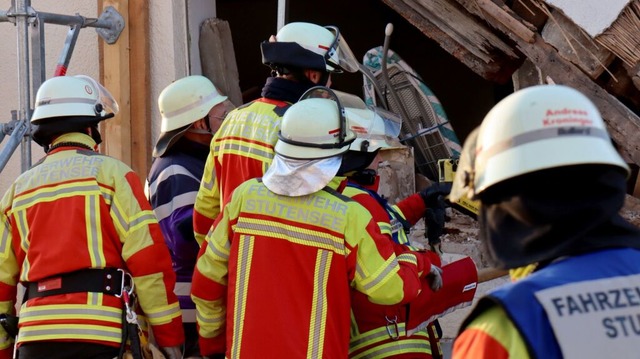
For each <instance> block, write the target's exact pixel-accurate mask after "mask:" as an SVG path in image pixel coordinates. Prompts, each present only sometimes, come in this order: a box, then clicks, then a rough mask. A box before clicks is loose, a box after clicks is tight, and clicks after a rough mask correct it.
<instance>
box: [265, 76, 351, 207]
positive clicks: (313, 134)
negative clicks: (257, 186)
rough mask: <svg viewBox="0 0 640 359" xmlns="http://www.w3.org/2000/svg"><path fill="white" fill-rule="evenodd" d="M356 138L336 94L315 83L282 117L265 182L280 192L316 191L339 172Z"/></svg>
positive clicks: (289, 193) (268, 186)
mask: <svg viewBox="0 0 640 359" xmlns="http://www.w3.org/2000/svg"><path fill="white" fill-rule="evenodd" d="M354 139H355V135H354V134H353V132H351V131H350V130H349V129H348V128H347V124H346V119H345V117H344V109H343V107H342V105H341V104H340V101H339V100H338V97H337V96H336V94H335V93H334V92H333V91H332V90H330V89H329V88H327V87H322V86H318V87H313V88H311V89H309V90H308V91H307V92H305V93H304V94H303V95H302V97H301V98H300V100H299V101H298V102H297V103H295V104H293V105H292V106H291V107H289V109H288V110H287V111H286V112H285V114H284V116H283V117H282V122H281V125H280V133H279V134H278V141H277V142H276V146H275V152H276V156H274V158H273V162H272V163H271V165H270V166H269V169H268V170H267V172H265V174H264V176H263V177H262V182H263V183H264V185H265V186H267V188H268V189H269V190H271V191H272V192H275V193H277V194H281V195H286V196H303V195H307V194H310V193H314V192H316V191H318V190H320V189H322V188H323V187H324V186H326V185H327V184H328V183H329V182H330V181H331V179H333V178H334V177H335V175H336V173H338V170H339V169H340V165H341V164H342V156H341V154H343V153H345V152H346V151H347V150H348V149H349V145H350V144H351V142H353V140H354Z"/></svg>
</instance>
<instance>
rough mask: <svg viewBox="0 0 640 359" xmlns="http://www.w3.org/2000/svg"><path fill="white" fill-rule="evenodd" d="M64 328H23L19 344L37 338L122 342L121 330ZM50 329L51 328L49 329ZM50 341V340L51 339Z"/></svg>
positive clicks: (19, 335) (19, 336) (50, 326)
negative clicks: (91, 339) (89, 338)
mask: <svg viewBox="0 0 640 359" xmlns="http://www.w3.org/2000/svg"><path fill="white" fill-rule="evenodd" d="M62 326H63V328H54V326H52V325H46V326H38V329H35V328H34V329H32V328H29V327H21V328H20V332H19V333H18V342H23V341H29V340H30V339H31V338H35V337H43V336H46V337H52V336H53V337H55V338H56V339H60V338H65V339H66V338H74V339H75V338H87V337H92V338H95V337H99V338H100V339H103V340H106V341H111V342H113V341H115V342H120V340H121V337H122V334H121V333H120V332H121V330H120V328H117V331H115V332H114V331H108V330H106V327H105V330H100V329H88V328H69V327H65V326H64V325H62ZM48 327H49V328H48ZM49 339H50V338H49Z"/></svg>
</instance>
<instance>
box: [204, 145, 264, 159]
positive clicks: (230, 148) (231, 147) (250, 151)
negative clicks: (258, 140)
mask: <svg viewBox="0 0 640 359" xmlns="http://www.w3.org/2000/svg"><path fill="white" fill-rule="evenodd" d="M262 147H264V146H262ZM216 148H218V149H219V148H220V146H219V145H218V146H216ZM222 151H225V152H229V151H238V152H241V153H247V154H252V155H256V156H259V157H263V158H269V159H271V158H273V152H268V151H262V150H259V149H256V148H254V147H249V146H242V145H238V144H235V143H225V144H224V146H223V147H222Z"/></svg>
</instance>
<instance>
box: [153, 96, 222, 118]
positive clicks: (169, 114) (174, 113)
mask: <svg viewBox="0 0 640 359" xmlns="http://www.w3.org/2000/svg"><path fill="white" fill-rule="evenodd" d="M217 95H218V94H217V93H215V92H212V93H210V94H209V95H207V96H205V97H203V98H201V99H199V100H198V101H196V102H193V103H190V104H188V105H186V106H184V107H181V108H179V109H177V110H175V111H171V112H167V113H165V114H164V117H173V116H178V115H182V114H183V113H185V112H187V111H190V110H193V109H194V108H196V107H198V106H201V105H202V104H203V103H206V102H207V101H209V100H211V99H213V98H214V97H216V96H217Z"/></svg>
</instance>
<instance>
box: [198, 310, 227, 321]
mask: <svg viewBox="0 0 640 359" xmlns="http://www.w3.org/2000/svg"><path fill="white" fill-rule="evenodd" d="M225 315H226V314H225V311H223V312H222V313H220V315H219V316H217V317H214V318H208V317H204V316H202V314H200V312H198V311H196V318H198V321H199V322H201V323H207V324H216V323H221V322H223V321H224V320H225Z"/></svg>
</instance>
